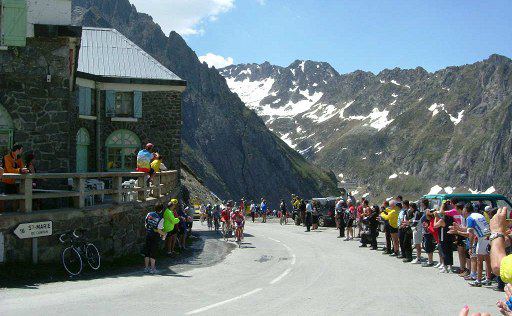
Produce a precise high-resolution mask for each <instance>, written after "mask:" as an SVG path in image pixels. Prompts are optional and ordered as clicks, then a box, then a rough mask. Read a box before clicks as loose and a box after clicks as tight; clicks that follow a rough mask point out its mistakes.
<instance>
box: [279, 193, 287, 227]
mask: <svg viewBox="0 0 512 316" xmlns="http://www.w3.org/2000/svg"><path fill="white" fill-rule="evenodd" d="M279 209H280V210H281V221H280V222H281V223H284V225H286V224H288V217H287V214H286V213H287V209H286V203H285V202H284V200H283V199H281V203H280V204H279Z"/></svg>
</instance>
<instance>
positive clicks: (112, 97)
mask: <svg viewBox="0 0 512 316" xmlns="http://www.w3.org/2000/svg"><path fill="white" fill-rule="evenodd" d="M105 115H106V117H115V116H116V92H115V91H113V90H107V91H105Z"/></svg>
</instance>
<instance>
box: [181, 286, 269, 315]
mask: <svg viewBox="0 0 512 316" xmlns="http://www.w3.org/2000/svg"><path fill="white" fill-rule="evenodd" d="M261 290H262V288H258V289H255V290H252V291H250V292H247V293H245V294H242V295H239V296H236V297H233V298H230V299H229V300H225V301H222V302H218V303H215V304H212V305H208V306H205V307H202V308H199V309H195V310H193V311H190V312H187V313H186V314H185V315H193V314H198V313H202V312H205V311H207V310H209V309H212V308H215V307H218V306H221V305H224V304H227V303H231V302H233V301H236V300H238V299H241V298H244V297H247V296H250V295H253V294H256V293H258V292H259V291H261Z"/></svg>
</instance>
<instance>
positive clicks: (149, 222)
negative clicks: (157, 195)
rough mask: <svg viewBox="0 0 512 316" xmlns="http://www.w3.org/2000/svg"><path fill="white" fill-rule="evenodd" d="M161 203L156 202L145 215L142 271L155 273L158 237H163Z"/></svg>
mask: <svg viewBox="0 0 512 316" xmlns="http://www.w3.org/2000/svg"><path fill="white" fill-rule="evenodd" d="M162 209H163V205H162V204H157V205H156V206H155V210H154V211H153V212H150V213H148V214H147V215H146V218H145V219H144V227H145V229H146V244H145V246H144V272H145V273H151V274H155V273H156V272H157V271H156V268H155V265H156V253H157V251H158V244H159V242H160V239H164V238H165V232H164V231H163V229H164V220H163V218H162V215H161V214H162ZM150 266H151V267H150Z"/></svg>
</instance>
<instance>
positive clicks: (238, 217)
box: [231, 210, 245, 241]
mask: <svg viewBox="0 0 512 316" xmlns="http://www.w3.org/2000/svg"><path fill="white" fill-rule="evenodd" d="M231 221H232V223H233V225H234V226H235V237H236V239H237V241H241V240H242V239H243V234H244V231H243V229H244V224H245V217H244V214H243V213H242V212H241V211H240V210H237V211H235V212H234V213H233V215H232V216H231Z"/></svg>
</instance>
